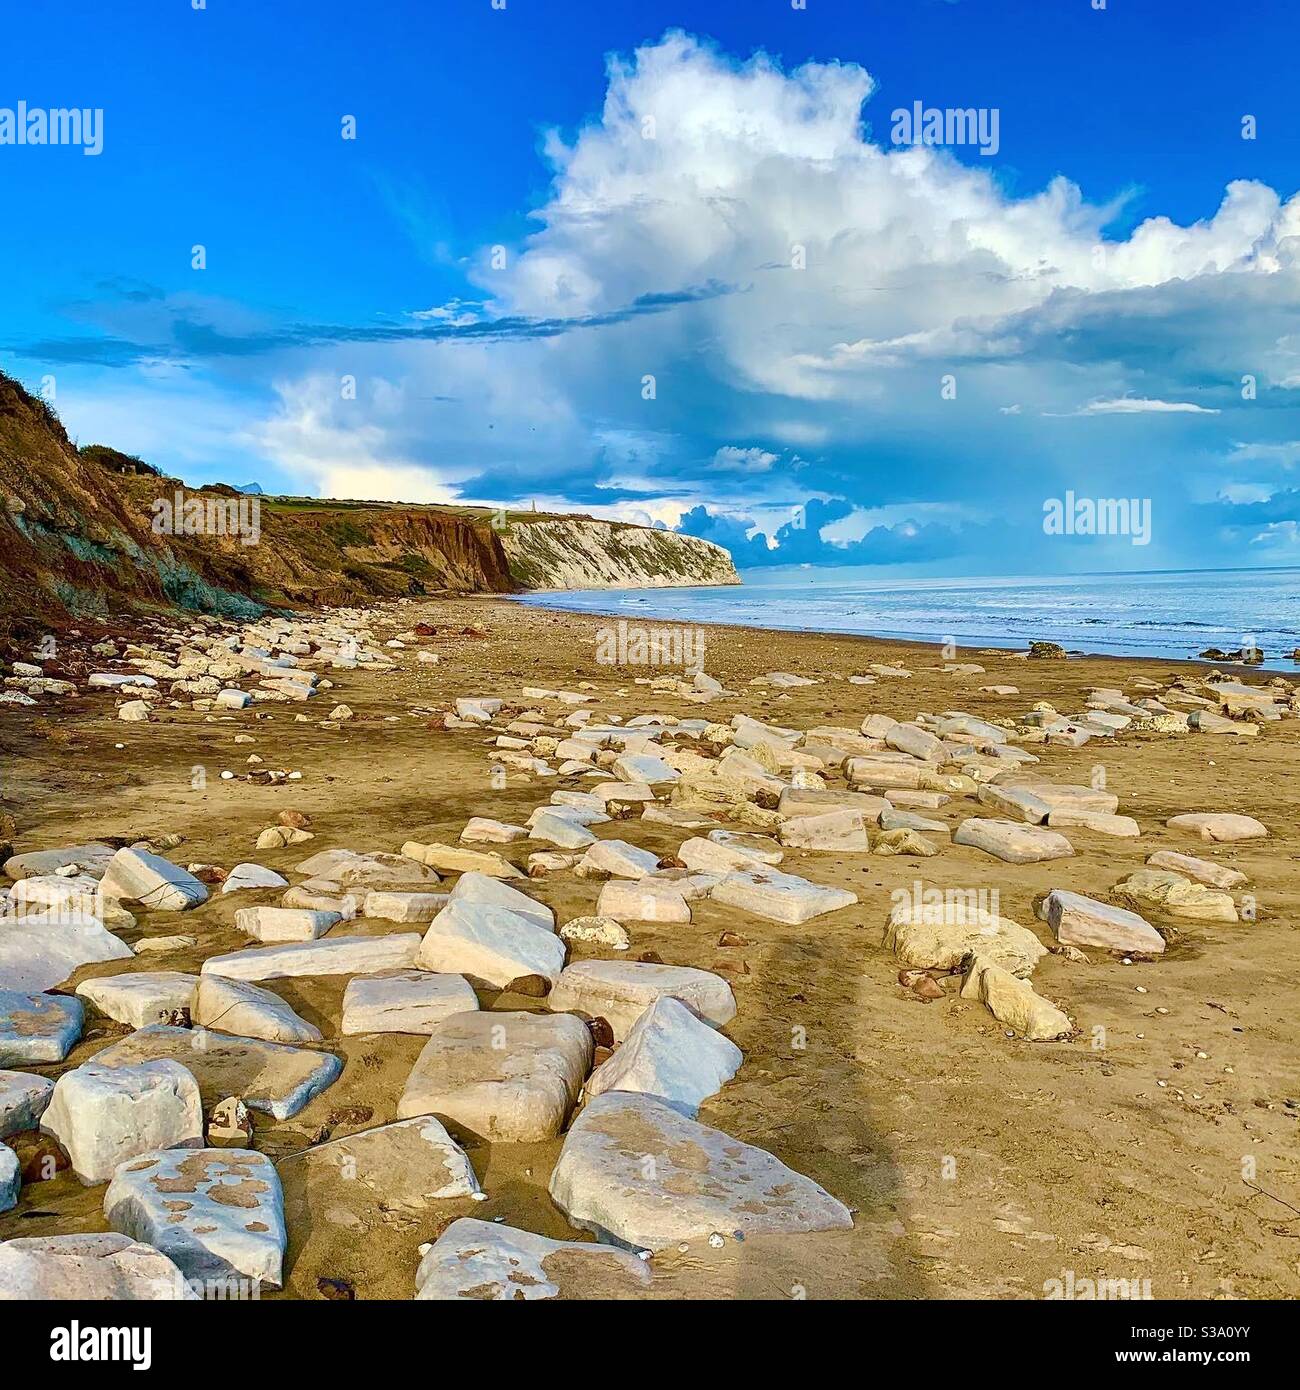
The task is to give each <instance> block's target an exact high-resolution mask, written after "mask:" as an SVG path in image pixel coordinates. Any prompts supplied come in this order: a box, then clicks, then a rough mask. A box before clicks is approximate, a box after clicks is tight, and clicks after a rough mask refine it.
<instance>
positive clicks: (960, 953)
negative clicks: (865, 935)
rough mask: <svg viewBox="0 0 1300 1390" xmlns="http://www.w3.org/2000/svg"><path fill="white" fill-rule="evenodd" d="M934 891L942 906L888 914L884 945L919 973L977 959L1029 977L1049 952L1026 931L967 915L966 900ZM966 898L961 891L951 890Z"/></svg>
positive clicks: (1001, 920)
mask: <svg viewBox="0 0 1300 1390" xmlns="http://www.w3.org/2000/svg"><path fill="white" fill-rule="evenodd" d="M928 891H933V892H934V893H935V894H936V895H937V897H938V901H936V902H934V903H929V902H927V903H925V904H923V905H922V906H921V909H920V910H919V911H917V910H916V909H915V908H914V906H913V904H912V903H910V902H902V903H899V904H898V906H896V907H895V908H894V910H893V912H892V913H891V914H890V917H889V924H888V926H887V927H886V928H885V939H884V941H883V943H882V944H883V946H884V948H885V950H887V951H888V950H893V952H894V954H895V955H896V956H897V957H898V959H899V960H901V961H902V962H903V964H904V965H910V966H913V967H914V968H916V969H920V970H959V969H961V968H962V966H963V965H964V964H965V963H966V961H967V960H969V959H970V957H971V956H973V955H980V956H983V957H984V959H985V960H987V961H990V962H992V963H993V964H995V965H1000V966H1002V967H1003V968H1004V969H1005V970H1007V971H1009V972H1010V973H1011V974H1013V975H1017V976H1021V977H1024V978H1028V977H1029V976H1030V975H1032V974H1033V973H1034V968H1035V967H1036V966H1037V964H1038V962H1039V961H1040V960H1041V959H1042V958H1043V957H1044V956H1045V955H1046V954H1047V948H1046V947H1045V946H1044V945H1043V943H1042V942H1041V941H1039V939H1038V937H1037V936H1035V935H1034V933H1033V932H1032V931H1030V930H1029V928H1028V927H1022V926H1020V925H1019V923H1017V922H1013V921H1011V920H1010V919H1009V918H1007V917H1001V916H998V915H997V914H995V913H986V912H980V911H979V910H978V909H977V908H974V907H972V908H971V909H970V910H967V907H966V903H965V901H964V900H963V899H958V898H955V897H946V896H945V894H944V892H943V890H942V889H938V888H936V889H933V890H928ZM949 891H950V892H955V893H958V894H960V893H962V890H961V889H957V890H949Z"/></svg>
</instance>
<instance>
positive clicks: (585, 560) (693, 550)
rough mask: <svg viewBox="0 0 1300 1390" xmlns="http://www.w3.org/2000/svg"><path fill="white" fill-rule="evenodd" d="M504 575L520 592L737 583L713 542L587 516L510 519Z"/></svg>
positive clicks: (726, 555)
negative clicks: (519, 585) (516, 583)
mask: <svg viewBox="0 0 1300 1390" xmlns="http://www.w3.org/2000/svg"><path fill="white" fill-rule="evenodd" d="M501 545H502V547H503V549H504V550H505V554H506V559H507V561H508V562H509V565H510V573H511V575H512V576H513V577H514V578H515V580H516V581H517V582H518V583H520V584H522V585H523V587H524V588H526V589H624V588H626V589H663V588H672V587H675V586H679V585H684V584H739V583H740V578H739V576H738V575H737V574H736V568H735V566H734V565H733V564H732V562H731V555H730V554H729V553H728V552H727V551H725V550H724V549H723V548H722V547H721V546H720V545H714V544H713V542H712V541H704V540H699V539H697V538H696V537H695V536H683V535H679V534H678V533H677V532H676V531H652V530H650V529H648V528H646V527H644V526H629V525H626V524H624V523H621V522H615V521H596V520H594V519H593V518H591V517H553V518H546V519H540V520H537V521H530V520H522V521H513V522H512V523H511V524H510V525H509V526H507V527H505V528H503V529H502V531H501Z"/></svg>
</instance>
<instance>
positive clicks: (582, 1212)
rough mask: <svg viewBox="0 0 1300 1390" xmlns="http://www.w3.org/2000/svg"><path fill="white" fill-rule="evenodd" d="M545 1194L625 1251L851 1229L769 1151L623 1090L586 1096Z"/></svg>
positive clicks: (835, 1206)
mask: <svg viewBox="0 0 1300 1390" xmlns="http://www.w3.org/2000/svg"><path fill="white" fill-rule="evenodd" d="M550 1193H551V1197H552V1198H553V1200H554V1201H555V1203H556V1205H557V1206H558V1207H559V1208H560V1210H561V1211H563V1212H564V1214H565V1215H566V1216H567V1217H568V1218H569V1220H570V1222H571V1223H572V1224H573V1225H574V1226H577V1227H578V1228H579V1229H580V1230H586V1231H591V1232H593V1233H594V1234H595V1236H596V1238H597V1239H598V1240H601V1241H605V1242H608V1243H611V1244H617V1245H623V1246H628V1247H631V1248H633V1249H649V1250H663V1249H665V1248H666V1247H668V1246H670V1245H675V1244H677V1243H678V1242H679V1241H690V1240H697V1239H701V1238H707V1237H708V1236H710V1235H712V1234H713V1233H714V1232H725V1233H728V1234H730V1233H732V1232H740V1233H741V1234H742V1235H744V1236H757V1235H768V1234H772V1235H794V1234H796V1233H799V1232H805V1231H840V1230H848V1229H850V1228H851V1227H852V1225H853V1218H852V1216H851V1215H850V1214H849V1209H848V1208H847V1207H846V1206H845V1205H844V1204H843V1203H842V1202H838V1201H836V1200H835V1198H834V1197H832V1196H831V1195H830V1194H829V1193H828V1192H826V1191H825V1190H824V1189H822V1188H821V1187H819V1186H818V1185H817V1184H816V1183H815V1182H813V1181H812V1179H811V1178H806V1177H804V1176H803V1175H802V1174H800V1173H796V1172H794V1171H793V1170H792V1169H790V1168H787V1167H786V1166H785V1164H784V1163H782V1162H780V1160H779V1159H777V1158H774V1157H773V1156H772V1155H771V1154H770V1153H767V1152H766V1151H764V1150H763V1149H758V1148H754V1147H753V1146H752V1145H750V1144H743V1143H741V1142H740V1140H738V1139H733V1138H732V1137H731V1135H729V1134H724V1133H723V1132H722V1130H720V1129H711V1128H709V1126H707V1125H702V1124H700V1123H699V1122H698V1121H696V1120H692V1119H689V1118H687V1117H686V1116H685V1115H681V1114H679V1113H678V1112H677V1111H676V1110H673V1109H672V1108H671V1107H670V1106H667V1105H665V1104H663V1103H662V1102H661V1101H657V1100H653V1099H651V1098H650V1097H649V1096H644V1095H634V1094H629V1093H627V1092H623V1091H607V1092H606V1093H605V1094H604V1095H602V1096H597V1097H595V1099H594V1100H592V1101H590V1102H589V1103H588V1104H587V1106H586V1107H585V1108H584V1110H583V1111H582V1113H581V1114H580V1115H579V1116H578V1118H577V1119H576V1120H574V1122H573V1125H572V1127H571V1128H570V1130H569V1133H568V1135H567V1136H566V1138H565V1140H564V1147H563V1148H562V1149H561V1150H560V1157H559V1160H558V1162H557V1163H556V1165H555V1170H554V1172H553V1173H552V1174H551V1182H550Z"/></svg>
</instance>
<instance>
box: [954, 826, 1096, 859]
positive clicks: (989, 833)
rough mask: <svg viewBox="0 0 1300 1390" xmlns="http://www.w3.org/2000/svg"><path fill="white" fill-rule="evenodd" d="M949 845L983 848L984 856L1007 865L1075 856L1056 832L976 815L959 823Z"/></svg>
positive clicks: (1072, 849) (1065, 840)
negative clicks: (991, 857) (999, 860)
mask: <svg viewBox="0 0 1300 1390" xmlns="http://www.w3.org/2000/svg"><path fill="white" fill-rule="evenodd" d="M952 842H953V844H955V845H970V846H972V847H973V848H974V849H982V850H983V851H984V852H985V854H991V855H992V856H993V857H994V858H995V859H1001V860H1003V861H1005V862H1006V863H1008V864H1036V863H1039V862H1041V861H1043V860H1046V859H1063V858H1065V857H1066V856H1067V855H1071V854H1073V853H1074V847H1073V846H1072V845H1071V844H1070V842H1069V840H1067V839H1066V838H1065V836H1064V835H1061V834H1059V833H1058V832H1057V831H1055V830H1044V829H1043V828H1042V827H1041V826H1038V825H1022V824H1020V823H1019V822H1017V821H1010V820H988V819H984V818H981V817H979V816H973V817H971V819H969V820H964V821H962V823H961V824H960V825H959V826H958V827H957V831H956V833H955V834H954V835H953V837H952Z"/></svg>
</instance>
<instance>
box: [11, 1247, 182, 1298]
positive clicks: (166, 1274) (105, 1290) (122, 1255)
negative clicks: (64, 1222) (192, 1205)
mask: <svg viewBox="0 0 1300 1390" xmlns="http://www.w3.org/2000/svg"><path fill="white" fill-rule="evenodd" d="M199 1297H200V1295H199V1293H198V1292H197V1291H195V1290H194V1289H192V1288H191V1287H190V1286H189V1285H188V1284H187V1282H186V1280H185V1276H184V1275H183V1274H182V1273H181V1272H180V1270H179V1269H178V1268H177V1267H176V1265H175V1264H173V1263H172V1261H171V1260H169V1259H168V1258H167V1256H166V1255H164V1254H163V1253H162V1252H161V1251H160V1250H155V1249H154V1248H153V1246H151V1245H144V1244H142V1243H141V1242H140V1241H135V1240H132V1239H131V1238H130V1236H124V1235H120V1234H118V1232H116V1231H107V1232H105V1233H103V1234H100V1235H92V1234H85V1235H71V1236H22V1237H19V1239H17V1240H7V1241H4V1242H3V1243H0V1302H17V1301H21V1302H31V1301H33V1300H39V1301H41V1302H55V1301H58V1302H63V1301H75V1302H87V1303H108V1302H112V1303H118V1302H124V1301H128V1300H147V1301H159V1300H172V1299H197V1298H199Z"/></svg>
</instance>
